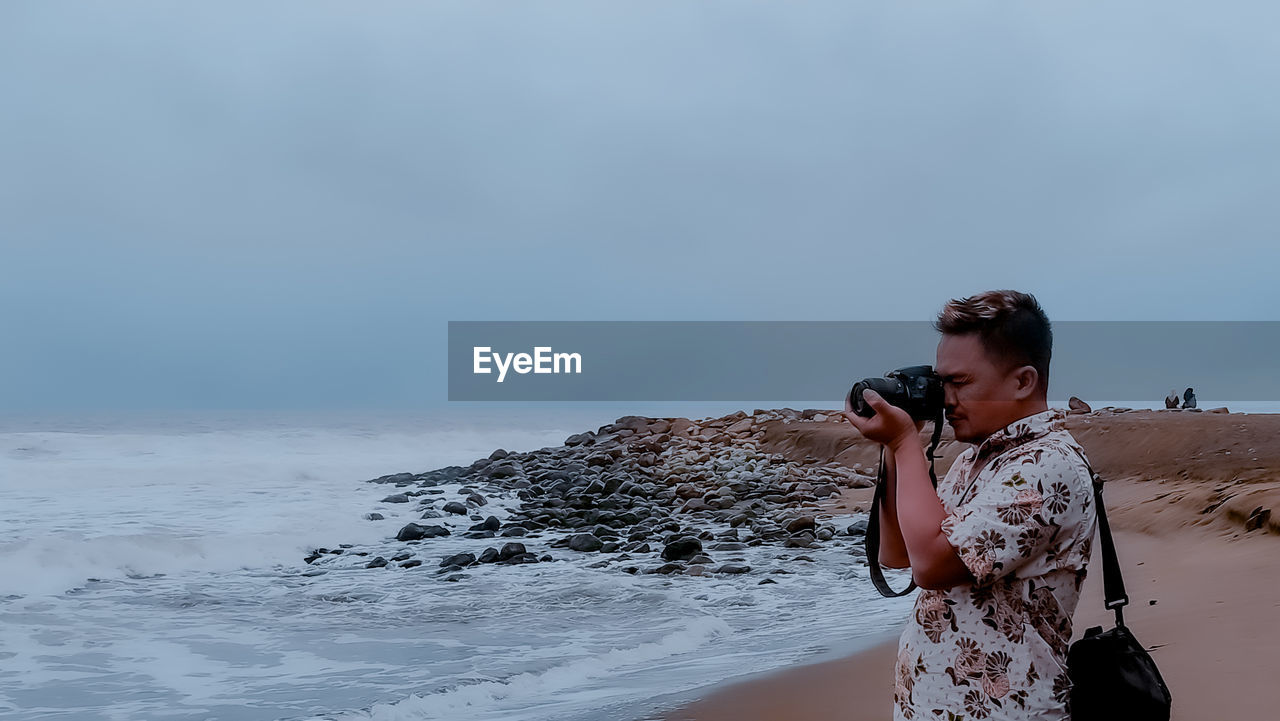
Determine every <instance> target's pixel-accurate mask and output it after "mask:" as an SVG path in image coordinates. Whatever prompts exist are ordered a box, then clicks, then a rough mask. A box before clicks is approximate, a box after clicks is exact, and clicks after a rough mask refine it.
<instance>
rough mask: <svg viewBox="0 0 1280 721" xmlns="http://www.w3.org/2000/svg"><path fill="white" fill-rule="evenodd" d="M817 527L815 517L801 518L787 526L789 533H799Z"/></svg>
mask: <svg viewBox="0 0 1280 721" xmlns="http://www.w3.org/2000/svg"><path fill="white" fill-rule="evenodd" d="M816 525H817V521H815V520H814V518H813V516H800V517H799V518H797V519H795V520H793V521H791V522H790V523H788V524H787V533H792V534H794V533H799V532H800V531H807V530H812V529H813V528H814V526H816Z"/></svg>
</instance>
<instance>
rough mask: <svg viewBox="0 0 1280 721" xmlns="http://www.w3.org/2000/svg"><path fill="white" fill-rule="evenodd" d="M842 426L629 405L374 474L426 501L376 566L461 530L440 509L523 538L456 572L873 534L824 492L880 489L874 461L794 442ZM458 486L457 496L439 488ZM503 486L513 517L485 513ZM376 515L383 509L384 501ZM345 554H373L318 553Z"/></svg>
mask: <svg viewBox="0 0 1280 721" xmlns="http://www.w3.org/2000/svg"><path fill="white" fill-rule="evenodd" d="M836 424H841V425H843V426H845V427H847V426H848V424H847V422H845V421H844V420H843V419H841V418H840V417H839V415H838V414H834V413H832V412H830V411H820V410H805V411H795V410H792V409H788V408H783V409H776V410H760V409H758V410H756V411H755V412H753V413H752V414H750V415H748V414H747V413H745V412H742V411H740V412H738V413H734V414H730V415H727V416H723V417H720V418H711V419H703V420H696V421H695V420H689V419H687V418H649V417H644V416H625V417H622V418H619V419H618V420H617V421H616V422H614V423H612V424H609V425H605V426H601V427H600V428H598V429H597V430H595V431H587V432H585V433H578V434H575V435H572V436H570V437H569V438H567V439H566V440H565V442H564V444H563V445H561V446H558V447H548V448H542V449H538V450H534V451H528V452H523V453H513V452H508V451H505V450H501V449H499V450H496V451H494V452H493V453H492V454H491V455H490V456H489V457H487V458H482V459H479V460H477V461H475V462H474V463H472V464H471V465H469V466H449V467H446V468H440V469H437V470H433V471H428V472H425V473H417V474H412V473H397V474H393V475H388V476H383V477H380V478H376V479H373V480H372V481H370V482H371V483H378V484H386V485H389V486H394V487H395V488H396V493H393V494H391V495H389V496H387V497H386V498H384V499H383V503H387V504H398V503H416V504H417V506H418V509H419V510H421V516H420V517H419V519H418V521H415V522H411V523H408V524H406V525H404V526H403V527H402V528H400V529H399V531H398V533H397V534H396V540H397V541H400V542H402V543H403V544H404V550H403V551H401V552H399V553H396V554H394V555H392V556H391V557H390V558H387V557H384V556H378V557H376V558H374V559H372V560H371V561H369V562H368V563H367V564H366V566H367V567H368V568H387V567H400V568H415V567H417V566H420V565H422V564H423V560H422V556H424V555H426V554H425V553H424V551H425V550H426V549H425V548H423V546H427V547H429V544H430V543H431V542H432V539H434V538H440V537H446V536H451V535H453V534H454V532H453V531H450V530H449V529H448V528H447V527H446V526H445V525H443V524H442V523H440V522H437V523H432V522H431V521H433V520H436V519H444V518H451V519H455V520H458V521H461V520H462V519H463V518H464V517H465V518H466V519H467V520H469V521H472V522H473V524H472V525H470V526H469V527H468V528H467V530H466V531H464V532H462V533H461V535H462V536H463V537H465V538H509V539H512V540H509V541H506V542H504V543H502V544H501V545H500V546H499V545H496V544H495V546H494V547H489V548H486V549H485V550H484V551H483V552H481V553H480V554H473V553H456V554H449V555H447V556H443V557H441V558H440V560H439V566H438V569H437V571H436V573H437V574H440V575H442V576H444V577H445V580H459V579H460V578H462V577H464V576H462V575H460V574H459V572H461V571H463V570H464V569H470V568H474V567H477V566H481V565H484V564H491V563H501V564H520V563H539V562H548V561H551V560H553V559H554V558H555V557H554V556H553V555H552V554H551V553H549V552H547V551H546V550H543V551H535V550H532V547H533V546H534V545H535V542H536V543H537V544H538V545H540V546H542V547H543V548H544V549H558V550H563V551H567V552H570V553H581V554H600V555H602V556H604V557H605V558H604V559H603V560H601V561H600V562H599V563H598V564H594V565H597V566H600V567H605V566H616V567H618V568H620V569H621V570H623V571H625V572H627V573H657V574H685V575H705V574H709V573H724V574H741V573H748V572H750V570H751V567H750V566H749V565H747V564H745V563H744V562H743V560H744V559H742V558H741V557H737V556H734V555H733V553H734V552H735V551H740V550H742V549H745V548H747V547H751V546H761V545H775V546H778V547H783V548H802V549H803V548H813V547H815V546H817V545H821V544H824V543H826V542H829V541H831V540H832V539H834V538H836V537H837V536H845V537H852V538H854V539H860V538H861V536H862V533H863V531H864V530H865V521H855V522H854V523H852V524H848V525H846V526H845V527H844V528H839V527H837V526H836V525H835V524H834V523H833V522H832V520H831V519H832V516H833V514H832V513H830V512H828V511H826V510H824V509H823V508H822V505H821V502H822V501H823V499H827V498H830V497H835V496H839V494H841V493H842V492H843V491H844V490H846V489H851V488H867V487H871V486H872V485H873V484H874V480H873V478H872V476H871V475H869V474H870V473H871V472H872V471H873V469H871V468H868V469H867V470H866V471H865V472H864V471H863V470H861V469H860V468H859V467H849V466H847V465H845V464H844V463H842V462H840V461H836V460H832V459H828V460H825V461H822V462H819V461H818V459H817V458H815V457H813V456H811V455H801V456H800V457H796V456H797V454H796V453H795V452H794V449H792V448H791V447H790V446H789V445H788V442H787V439H788V438H789V437H790V435H791V431H792V430H794V429H800V428H802V427H809V426H819V425H820V426H836ZM864 443H865V442H864ZM459 484H460V487H459V488H457V489H456V490H457V493H456V497H454V498H448V497H446V495H447V494H446V491H445V490H444V489H442V488H441V486H446V485H447V486H455V485H459ZM493 498H514V499H518V500H519V508H518V510H514V511H512V512H511V513H510V514H509V515H508V516H507V518H505V519H499V518H498V517H497V516H496V515H492V514H489V515H487V516H486V515H485V514H484V513H483V509H484V507H485V506H486V505H488V503H489V501H490V500H491V499H493ZM367 517H368V518H369V519H371V520H382V519H383V516H382V514H381V513H371V514H369V515H368V516H367ZM726 526H727V528H726ZM713 529H719V530H713ZM515 539H520V540H515ZM853 546H854V548H853V549H852V551H851V553H852V554H853V555H857V556H861V555H862V546H861V543H856V544H853ZM415 547H416V548H415ZM344 553H345V554H347V555H357V556H360V555H368V554H367V552H365V551H360V550H356V549H353V547H352V546H351V545H349V544H343V545H342V546H340V547H339V548H337V549H332V550H331V549H323V548H320V549H315V551H314V552H313V553H312V554H311V555H309V556H308V557H307V559H306V561H307V562H308V563H313V562H315V561H317V560H319V559H321V558H323V557H324V556H325V555H339V554H344ZM797 558H803V556H798V557H797ZM770 582H772V581H771V579H767V578H766V579H764V580H762V581H760V583H770Z"/></svg>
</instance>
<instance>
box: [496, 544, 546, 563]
mask: <svg viewBox="0 0 1280 721" xmlns="http://www.w3.org/2000/svg"><path fill="white" fill-rule="evenodd" d="M525 553H528V551H526V550H525V547H524V544H523V543H504V544H502V550H501V551H499V552H498V560H499V561H506V560H510V559H511V558H512V557H514V556H519V555H522V554H525ZM533 560H534V561H537V560H538V559H537V557H536V556H535V557H534V559H533Z"/></svg>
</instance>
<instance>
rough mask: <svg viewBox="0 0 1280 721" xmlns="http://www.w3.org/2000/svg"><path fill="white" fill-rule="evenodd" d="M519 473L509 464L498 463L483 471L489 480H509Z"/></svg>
mask: <svg viewBox="0 0 1280 721" xmlns="http://www.w3.org/2000/svg"><path fill="white" fill-rule="evenodd" d="M519 473H520V470H519V469H517V468H516V467H515V466H514V465H511V464H510V463H499V464H497V465H494V466H490V467H489V468H487V469H485V475H487V476H489V477H490V478H511V477H512V476H515V475H517V474H519Z"/></svg>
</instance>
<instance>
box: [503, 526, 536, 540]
mask: <svg viewBox="0 0 1280 721" xmlns="http://www.w3.org/2000/svg"><path fill="white" fill-rule="evenodd" d="M528 532H529V529H527V528H525V527H524V526H508V527H506V528H504V529H502V533H500V534H498V535H501V536H517V537H518V536H523V535H525V534H526V533H528Z"/></svg>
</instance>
